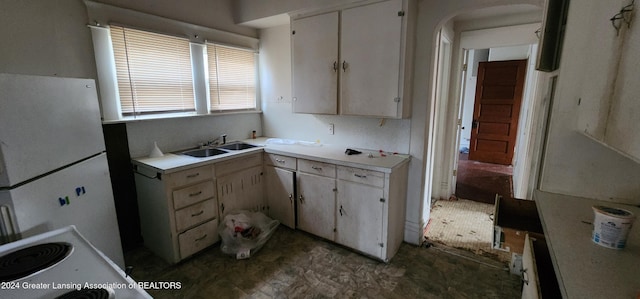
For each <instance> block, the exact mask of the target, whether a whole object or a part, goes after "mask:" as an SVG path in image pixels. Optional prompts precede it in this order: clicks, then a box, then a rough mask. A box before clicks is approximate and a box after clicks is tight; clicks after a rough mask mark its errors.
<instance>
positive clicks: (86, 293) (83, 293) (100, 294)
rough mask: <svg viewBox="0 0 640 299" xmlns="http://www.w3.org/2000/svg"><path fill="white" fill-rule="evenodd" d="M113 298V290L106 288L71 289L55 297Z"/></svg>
mask: <svg viewBox="0 0 640 299" xmlns="http://www.w3.org/2000/svg"><path fill="white" fill-rule="evenodd" d="M109 298H113V291H111V290H108V289H80V290H75V291H71V292H68V293H65V294H62V295H61V296H58V297H56V299H109Z"/></svg>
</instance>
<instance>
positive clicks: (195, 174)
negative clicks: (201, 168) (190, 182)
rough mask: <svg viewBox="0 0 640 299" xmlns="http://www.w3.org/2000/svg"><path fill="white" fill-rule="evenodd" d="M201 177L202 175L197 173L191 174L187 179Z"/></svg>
mask: <svg viewBox="0 0 640 299" xmlns="http://www.w3.org/2000/svg"><path fill="white" fill-rule="evenodd" d="M199 175H200V173H199V172H196V173H194V174H190V175H188V176H187V178H189V179H192V178H195V177H197V176H199Z"/></svg>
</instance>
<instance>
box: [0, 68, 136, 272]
mask: <svg viewBox="0 0 640 299" xmlns="http://www.w3.org/2000/svg"><path fill="white" fill-rule="evenodd" d="M98 105H99V104H98V99H97V92H96V84H95V82H94V81H93V80H92V79H76V78H61V77H44V76H30V75H15V74H0V244H3V243H8V242H13V241H16V240H19V239H22V238H26V237H29V236H33V235H37V234H41V233H44V232H47V231H51V230H54V229H57V228H61V227H65V226H68V225H75V226H76V227H77V229H78V231H79V232H80V233H81V234H82V235H83V236H85V237H86V238H87V239H88V240H89V241H90V242H91V243H92V244H93V245H94V246H95V247H96V248H98V249H99V250H100V251H102V252H103V253H104V254H105V255H106V256H108V257H109V258H110V259H111V260H112V261H113V262H115V263H116V264H117V265H118V266H120V267H122V268H124V258H123V254H122V246H121V241H120V233H119V229H118V222H117V218H116V210H115V205H114V199H113V192H112V190H111V179H110V177H109V167H108V164H107V158H106V154H105V145H104V137H103V133H102V124H101V120H100V110H99V106H98Z"/></svg>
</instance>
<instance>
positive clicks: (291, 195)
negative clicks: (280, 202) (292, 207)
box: [289, 193, 293, 201]
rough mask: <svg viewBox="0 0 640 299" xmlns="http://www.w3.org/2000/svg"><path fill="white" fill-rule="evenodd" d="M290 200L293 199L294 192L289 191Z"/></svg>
mask: <svg viewBox="0 0 640 299" xmlns="http://www.w3.org/2000/svg"><path fill="white" fill-rule="evenodd" d="M289 200H290V201H293V194H291V193H289Z"/></svg>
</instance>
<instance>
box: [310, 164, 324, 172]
mask: <svg viewBox="0 0 640 299" xmlns="http://www.w3.org/2000/svg"><path fill="white" fill-rule="evenodd" d="M311 168H312V169H315V170H318V171H320V170H322V167H318V166H315V165H314V166H311Z"/></svg>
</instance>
